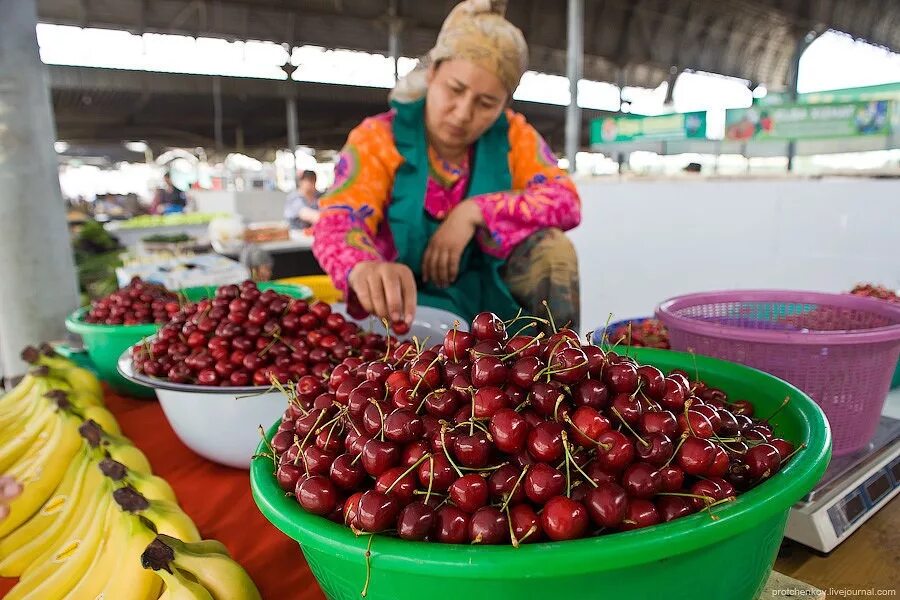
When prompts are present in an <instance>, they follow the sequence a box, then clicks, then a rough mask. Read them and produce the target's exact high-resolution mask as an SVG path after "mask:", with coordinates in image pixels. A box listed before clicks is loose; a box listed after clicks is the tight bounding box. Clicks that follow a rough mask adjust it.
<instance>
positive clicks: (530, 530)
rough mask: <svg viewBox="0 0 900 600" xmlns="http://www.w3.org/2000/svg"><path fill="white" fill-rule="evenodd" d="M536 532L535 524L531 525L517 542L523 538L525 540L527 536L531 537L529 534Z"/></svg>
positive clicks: (520, 541) (522, 540)
mask: <svg viewBox="0 0 900 600" xmlns="http://www.w3.org/2000/svg"><path fill="white" fill-rule="evenodd" d="M536 532H537V525H532V526H531V527H530V528H529V529H528V532H527V533H526V534H525V535H523V536H522V539H520V540H519V543H520V544H521V543H522V542H524V541H525V540H527V539H528V538H529V537H531V536H532V535H533V534H534V533H536Z"/></svg>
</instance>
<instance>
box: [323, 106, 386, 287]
mask: <svg viewBox="0 0 900 600" xmlns="http://www.w3.org/2000/svg"><path fill="white" fill-rule="evenodd" d="M391 150H393V153H392V152H391ZM394 155H396V156H394ZM399 164H400V157H399V154H397V152H396V149H395V148H394V143H393V137H392V134H391V127H390V121H389V120H388V119H387V118H385V117H382V116H378V117H372V118H369V119H366V120H365V121H363V122H362V124H360V125H359V126H358V127H357V128H356V129H354V130H353V131H351V132H350V135H349V137H348V138H347V143H346V145H345V146H344V148H343V150H341V154H340V158H339V160H338V164H337V166H336V167H335V179H334V185H332V187H331V189H329V190H328V192H327V193H326V194H325V195H324V196H322V197H321V198H320V199H319V220H318V223H316V226H315V230H314V233H315V239H314V241H313V253H314V254H315V256H316V259H318V261H319V264H320V265H321V266H322V268H323V269H324V270H325V272H326V273H328V275H329V276H330V277H331V280H332V281H333V282H334V284H335V286H336V287H337V288H338V289H340V290H341V291H344V292H346V291H347V279H348V277H349V275H350V270H351V269H352V268H353V267H354V266H355V265H356V264H358V263H360V262H364V261H372V260H391V259H392V258H393V257H390V256H386V254H387V253H388V252H389V249H388V248H386V247H384V246H385V244H384V243H379V241H378V239H377V238H378V235H377V234H378V229H379V227H380V226H381V224H382V220H383V219H384V213H385V210H386V209H387V205H388V203H389V201H390V192H391V188H392V186H393V181H394V172H395V170H396V168H397V165H399Z"/></svg>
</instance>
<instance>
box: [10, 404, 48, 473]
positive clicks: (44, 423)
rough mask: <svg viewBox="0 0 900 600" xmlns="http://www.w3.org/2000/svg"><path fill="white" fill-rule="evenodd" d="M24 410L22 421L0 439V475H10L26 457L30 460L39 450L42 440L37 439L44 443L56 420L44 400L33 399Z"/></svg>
mask: <svg viewBox="0 0 900 600" xmlns="http://www.w3.org/2000/svg"><path fill="white" fill-rule="evenodd" d="M26 410H27V411H28V412H27V415H23V419H22V420H21V421H20V422H19V423H17V424H16V426H15V427H11V428H10V431H9V432H8V434H7V436H5V437H3V439H2V441H3V443H2V445H0V473H5V474H11V472H12V469H13V467H14V466H15V465H17V464H20V463H22V461H23V460H24V459H25V458H26V456H27V457H29V458H32V457H33V456H34V454H35V453H36V452H37V451H38V450H39V449H40V448H41V443H42V440H40V439H38V438H39V437H43V438H44V440H43V441H46V438H47V436H48V435H49V430H50V429H51V428H52V425H53V423H54V422H55V421H56V420H57V419H56V415H54V413H53V409H52V407H51V406H50V403H49V402H48V401H47V400H46V399H44V398H35V399H34V401H33V402H32V405H31V406H30V407H28V408H27V409H26ZM42 433H43V436H42ZM23 464H24V463H23ZM20 467H21V465H20Z"/></svg>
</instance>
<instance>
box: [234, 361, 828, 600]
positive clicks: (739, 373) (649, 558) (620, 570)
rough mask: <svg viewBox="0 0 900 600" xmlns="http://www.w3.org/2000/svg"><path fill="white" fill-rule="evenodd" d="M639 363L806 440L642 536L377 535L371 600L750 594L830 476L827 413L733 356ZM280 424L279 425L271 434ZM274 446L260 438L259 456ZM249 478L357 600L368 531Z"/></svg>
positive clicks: (331, 588) (735, 597)
mask: <svg viewBox="0 0 900 600" xmlns="http://www.w3.org/2000/svg"><path fill="white" fill-rule="evenodd" d="M629 354H631V355H632V356H634V357H635V358H636V359H638V360H639V361H640V362H642V363H648V364H652V365H655V366H657V367H659V368H660V369H662V370H663V371H666V372H668V371H669V370H671V369H675V368H681V369H685V370H687V371H688V372H691V373H693V372H694V368H695V360H696V368H697V370H698V371H699V375H700V377H701V378H702V379H703V380H704V381H706V382H708V383H709V384H710V385H713V386H716V387H719V388H721V389H723V390H725V391H726V392H727V393H728V394H729V396H730V397H731V398H733V399H739V398H747V399H750V400H751V401H752V402H753V404H754V405H755V406H756V408H757V410H758V412H759V414H763V415H765V414H771V413H773V412H775V409H777V408H778V407H779V406H780V405H781V404H782V402H783V401H784V399H785V397H790V399H791V400H790V402H789V404H788V405H787V406H786V407H785V408H784V410H782V411H781V412H779V413H778V414H777V415H776V416H775V417H774V418H773V419H772V424H773V425H774V426H775V431H776V432H777V433H778V434H779V435H781V436H783V437H785V438H787V439H789V440H792V441H795V442H801V441H803V442H805V443H806V444H807V447H806V448H805V449H803V450H801V451H800V452H798V453H797V454H796V455H795V456H794V457H793V459H792V460H791V461H790V462H789V463H788V464H787V465H786V466H785V467H784V469H782V470H781V471H780V472H778V473H777V474H775V475H774V476H773V477H772V478H771V479H770V480H769V481H766V482H765V483H763V484H761V485H759V486H758V487H756V488H754V489H752V490H750V491H749V492H747V493H745V494H743V495H741V496H739V497H738V499H737V500H736V501H734V502H732V503H730V504H726V505H723V506H720V507H717V508H716V509H714V512H715V514H716V515H717V517H718V519H717V520H713V519H711V518H710V516H709V515H708V514H705V513H699V514H695V515H691V516H689V517H686V518H682V519H678V520H676V521H673V522H671V523H665V524H661V525H657V526H654V527H649V528H645V529H640V530H637V531H630V532H620V533H613V534H610V535H606V536H601V537H594V538H586V539H581V540H573V541H568V542H546V543H538V544H526V545H523V546H521V547H520V548H518V549H516V548H513V547H511V546H470V545H448V544H439V543H428V542H408V541H404V540H401V539H398V538H395V537H388V536H382V535H378V536H375V537H374V539H373V540H372V542H373V543H372V546H371V552H372V555H371V559H370V564H371V581H370V583H369V589H368V595H367V598H368V599H370V600H422V598H425V597H427V598H429V600H458V599H465V598H469V599H478V598H490V599H491V600H513V599H515V600H520V599H522V598H563V597H569V598H579V599H589V598H590V599H594V598H596V599H603V600H613V599H616V600H618V599H621V600H658V599H660V598H665V599H666V600H697V599H698V598H727V599H728V600H752V599H754V598H756V597H757V596H758V594H759V593H760V592H761V591H762V589H763V585H764V584H765V582H766V580H767V579H768V577H769V575H770V574H771V571H772V566H773V564H774V563H775V558H776V556H777V553H778V548H779V545H780V544H781V541H782V538H783V536H784V528H785V524H786V522H787V518H788V511H789V509H790V507H791V506H792V505H793V504H794V503H795V502H797V501H798V500H800V499H801V498H802V497H803V496H804V495H806V494H807V493H808V492H809V491H810V490H812V488H813V487H814V486H815V484H816V483H817V482H818V481H819V479H820V478H821V477H822V474H823V473H824V472H825V468H826V467H827V466H828V462H829V460H830V457H831V432H830V430H829V428H828V424H827V421H826V420H825V415H824V414H823V413H822V410H821V409H820V408H819V407H818V406H817V405H816V404H815V403H814V402H813V401H812V400H811V399H810V398H809V397H808V396H806V395H805V394H804V393H803V392H801V391H800V390H798V389H797V388H795V387H794V386H792V385H790V384H788V383H786V382H784V381H781V380H779V379H776V378H775V377H772V376H771V375H768V374H766V373H763V372H761V371H757V370H755V369H751V368H748V367H744V366H741V365H736V364H733V363H729V362H725V361H721V360H717V359H713V358H707V357H703V356H697V357H696V359H695V358H694V357H693V356H691V355H689V354H685V353H681V352H673V351H669V350H654V349H646V348H631V349H629ZM277 426H278V423H275V425H273V426H272V428H271V429H270V430H269V432H268V435H269V437H270V438H271V436H272V435H274V433H275V431H276V430H277ZM266 451H267V449H266V448H265V447H264V445H263V444H260V447H259V449H258V450H257V453H264V452H266ZM250 482H251V487H252V490H253V497H254V500H255V501H256V503H257V505H258V506H259V509H260V511H261V512H262V513H263V514H264V515H265V516H266V518H267V519H268V520H269V521H271V522H272V523H273V524H274V525H275V526H276V527H277V528H278V529H280V530H281V531H282V532H284V533H285V534H286V535H288V536H289V537H291V538H292V539H294V540H296V541H297V542H298V543H299V544H300V548H301V549H302V551H303V554H304V556H305V557H306V561H307V562H308V563H309V566H310V568H311V569H312V572H313V574H314V575H315V577H316V579H317V580H318V582H319V585H320V586H321V587H322V590H323V591H324V592H325V594H326V595H327V596H328V598H330V599H332V600H357V599H358V598H359V597H360V591H361V590H362V589H363V585H364V583H365V580H366V559H365V552H366V545H367V543H368V541H369V536H368V535H361V536H359V537H357V536H356V535H354V534H353V532H352V531H351V530H350V529H348V528H346V527H343V526H341V525H338V524H336V523H333V522H331V521H329V520H327V519H324V518H322V517H318V516H315V515H312V514H310V513H307V512H305V511H304V510H303V509H302V508H301V507H300V506H299V505H298V504H297V502H296V501H295V500H294V499H293V498H292V497H287V496H285V494H284V492H283V491H282V489H281V488H280V487H279V486H278V483H277V481H276V480H275V476H274V467H273V464H272V462H271V459H267V458H256V459H254V461H253V464H252V465H251V470H250Z"/></svg>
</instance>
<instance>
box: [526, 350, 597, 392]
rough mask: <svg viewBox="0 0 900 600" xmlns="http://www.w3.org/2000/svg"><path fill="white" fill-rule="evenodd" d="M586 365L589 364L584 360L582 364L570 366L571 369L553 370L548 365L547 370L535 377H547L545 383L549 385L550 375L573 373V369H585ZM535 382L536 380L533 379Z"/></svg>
mask: <svg viewBox="0 0 900 600" xmlns="http://www.w3.org/2000/svg"><path fill="white" fill-rule="evenodd" d="M561 343H562V342H560V344H561ZM556 347H557V348H558V347H559V344H557V345H556ZM555 350H556V348H554V351H555ZM588 363H589V361H587V360H586V361H584V362H580V363H578V364H577V365H572V366H571V367H564V368H562V369H553V367H552V366H549V365H548V366H547V368H546V369H544V370H543V371H540V372H539V373H538V374H537V375H536V377H540V376H541V375H547V382H548V383H549V382H550V376H551V375H557V374H559V373H565V372H566V371H574V370H575V369H580V368H582V367H586V366H587V365H588ZM535 381H537V379H535Z"/></svg>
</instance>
